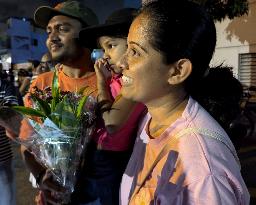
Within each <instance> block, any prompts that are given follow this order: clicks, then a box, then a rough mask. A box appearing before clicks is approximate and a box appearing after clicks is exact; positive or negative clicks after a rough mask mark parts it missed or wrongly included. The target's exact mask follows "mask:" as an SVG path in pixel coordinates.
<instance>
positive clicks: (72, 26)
mask: <svg viewBox="0 0 256 205" xmlns="http://www.w3.org/2000/svg"><path fill="white" fill-rule="evenodd" d="M81 28H82V25H81V23H80V22H79V21H78V20H76V19H73V18H70V17H67V16H61V15H60V16H54V17H53V18H52V19H51V20H50V21H49V23H48V25H47V28H46V32H47V34H48V38H47V40H46V45H47V47H48V49H49V52H50V53H51V55H52V60H54V61H56V62H60V63H64V62H65V61H70V60H72V59H76V58H77V57H78V55H79V54H81V53H82V52H81V50H82V48H81V47H80V46H79V45H78V42H77V39H78V36H79V31H80V30H81Z"/></svg>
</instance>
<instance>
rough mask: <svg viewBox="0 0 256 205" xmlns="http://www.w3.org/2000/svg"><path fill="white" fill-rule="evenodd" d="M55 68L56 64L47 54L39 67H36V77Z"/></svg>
mask: <svg viewBox="0 0 256 205" xmlns="http://www.w3.org/2000/svg"><path fill="white" fill-rule="evenodd" d="M53 67H54V64H53V61H52V57H51V54H50V53H49V52H47V53H45V54H44V55H43V56H42V58H41V61H40V63H39V65H38V66H37V67H36V75H39V74H41V73H44V72H48V71H50V70H52V69H53Z"/></svg>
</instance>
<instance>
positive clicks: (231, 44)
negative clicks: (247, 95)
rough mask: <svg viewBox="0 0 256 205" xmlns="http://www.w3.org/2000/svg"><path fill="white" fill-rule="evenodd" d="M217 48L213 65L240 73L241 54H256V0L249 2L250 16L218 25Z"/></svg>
mask: <svg viewBox="0 0 256 205" xmlns="http://www.w3.org/2000/svg"><path fill="white" fill-rule="evenodd" d="M216 29H217V47H216V51H215V54H214V57H213V60H212V64H213V65H216V64H217V65H218V64H220V63H224V64H225V65H230V66H233V67H234V74H235V75H236V76H237V77H238V73H239V54H243V53H256V0H249V12H248V15H244V16H242V17H238V18H235V19H233V20H229V19H225V20H224V21H222V22H217V23H216Z"/></svg>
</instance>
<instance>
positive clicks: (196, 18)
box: [139, 0, 242, 131]
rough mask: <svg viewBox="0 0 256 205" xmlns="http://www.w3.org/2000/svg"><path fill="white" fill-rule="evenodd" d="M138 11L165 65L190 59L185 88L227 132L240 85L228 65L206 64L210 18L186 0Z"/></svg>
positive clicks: (211, 41) (162, 1) (166, 0)
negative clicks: (189, 71)
mask: <svg viewBox="0 0 256 205" xmlns="http://www.w3.org/2000/svg"><path fill="white" fill-rule="evenodd" d="M139 14H142V15H145V16H147V17H148V19H149V25H148V33H147V36H146V37H147V38H148V40H149V43H150V44H151V46H152V47H153V48H154V49H155V50H157V51H159V52H160V53H161V54H162V55H163V57H164V61H165V63H166V64H171V63H175V62H176V61H178V60H179V59H184V58H185V59H189V60H190V61H191V63H192V72H191V75H190V76H189V77H188V79H186V81H185V82H184V87H185V90H186V91H187V92H188V94H189V95H191V96H192V97H193V98H194V99H196V100H197V101H198V102H199V103H200V104H201V105H202V106H203V107H204V108H205V109H206V110H207V111H208V112H209V113H210V114H211V115H212V116H213V117H214V118H215V119H216V120H217V121H218V122H219V123H220V124H221V125H222V126H223V128H224V129H226V131H227V130H228V129H229V124H230V123H231V122H232V120H233V119H234V118H235V117H236V115H237V114H238V113H239V112H240V109H239V103H240V100H241V97H242V86H241V83H240V82H239V81H238V80H237V79H236V78H235V77H234V76H233V73H232V71H231V69H230V68H228V67H225V66H218V67H216V68H210V67H209V64H210V61H211V59H212V55H213V53H214V50H215V46H216V28H215V24H214V21H213V19H212V17H211V16H210V15H208V13H207V12H206V10H204V8H203V7H201V6H199V5H198V4H196V3H193V2H190V1H188V0H187V1H186V0H173V1H170V0H158V1H154V2H150V3H148V4H146V5H144V6H143V7H142V9H141V10H140V12H139Z"/></svg>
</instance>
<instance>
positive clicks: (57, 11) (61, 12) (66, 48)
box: [22, 1, 98, 204]
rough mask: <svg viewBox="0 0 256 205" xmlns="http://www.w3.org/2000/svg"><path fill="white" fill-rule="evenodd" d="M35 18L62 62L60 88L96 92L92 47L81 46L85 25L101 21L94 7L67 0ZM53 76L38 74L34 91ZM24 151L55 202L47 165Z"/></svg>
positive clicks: (44, 8) (56, 58)
mask: <svg viewBox="0 0 256 205" xmlns="http://www.w3.org/2000/svg"><path fill="white" fill-rule="evenodd" d="M34 19H35V22H36V23H37V24H38V25H39V26H40V27H42V28H45V29H46V32H47V34H48V38H47V40H46V45H47V47H48V49H49V52H50V54H51V57H52V60H53V61H55V62H58V63H60V64H58V69H57V70H58V80H59V85H60V89H61V90H63V91H71V92H72V91H77V90H79V89H80V88H82V87H85V86H89V87H91V90H92V91H96V76H95V73H94V72H93V64H92V62H91V58H90V50H89V49H88V48H83V47H81V46H80V44H79V41H78V36H79V31H80V30H81V29H82V28H83V27H87V26H91V25H94V24H97V23H98V20H97V17H96V15H95V14H94V13H93V12H92V10H90V9H89V8H87V7H84V6H83V5H82V4H81V3H79V2H77V1H66V2H63V3H60V4H58V5H57V6H56V7H54V8H51V7H47V6H42V7H39V8H38V9H37V10H36V12H35V15H34ZM52 79H53V71H50V72H46V73H43V74H41V75H38V77H37V78H36V79H35V80H34V81H33V82H32V84H31V86H30V91H32V88H33V87H34V86H37V87H38V88H39V89H44V88H45V87H47V86H51V83H52ZM94 93H95V92H94ZM25 105H26V106H31V105H32V104H31V102H30V98H29V94H28V95H27V96H26V98H25ZM22 153H23V157H24V160H25V162H26V164H27V167H28V168H29V170H30V171H31V173H32V174H33V175H34V176H35V179H36V182H37V184H38V186H39V187H40V189H41V190H42V191H43V193H44V195H45V200H46V201H47V203H48V204H55V203H56V200H55V199H54V198H53V197H52V195H51V191H52V190H59V189H60V188H59V187H57V186H56V184H54V183H53V182H52V180H50V179H49V178H47V176H46V175H47V174H45V172H46V170H45V168H44V167H43V166H41V165H40V164H39V163H37V162H36V160H35V159H34V157H33V155H32V154H30V153H29V152H28V151H27V150H26V148H25V147H22Z"/></svg>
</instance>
